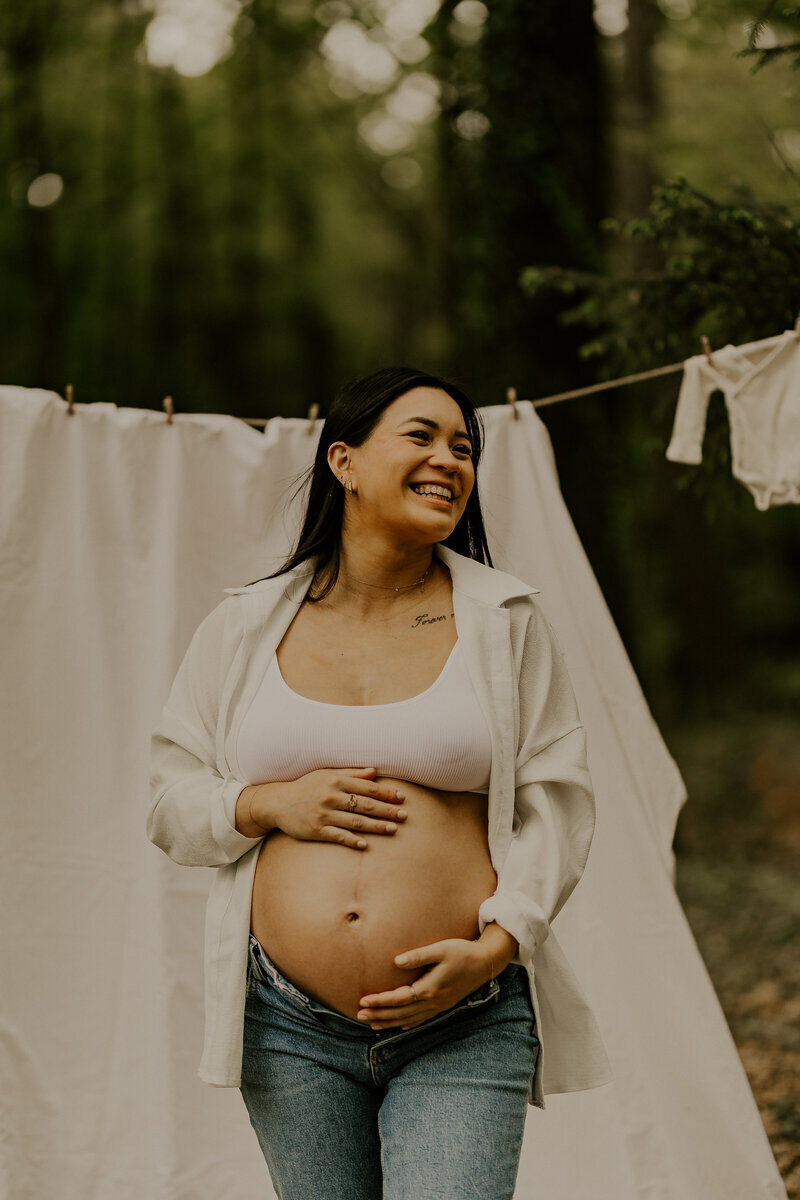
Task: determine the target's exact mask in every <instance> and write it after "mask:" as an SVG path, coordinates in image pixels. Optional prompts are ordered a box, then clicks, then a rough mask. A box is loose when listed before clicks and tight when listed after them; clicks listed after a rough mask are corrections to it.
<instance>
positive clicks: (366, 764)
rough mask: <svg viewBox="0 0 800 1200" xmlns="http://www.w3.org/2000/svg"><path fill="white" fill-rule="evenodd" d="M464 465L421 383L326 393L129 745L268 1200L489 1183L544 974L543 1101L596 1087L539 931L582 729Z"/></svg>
mask: <svg viewBox="0 0 800 1200" xmlns="http://www.w3.org/2000/svg"><path fill="white" fill-rule="evenodd" d="M480 454H481V427H480V423H479V420H478V414H477V413H476V411H475V409H474V407H473V406H472V404H471V403H470V401H469V400H468V398H467V397H466V396H465V395H464V394H463V392H462V391H461V390H460V389H458V388H456V387H455V386H454V385H452V384H450V383H448V382H446V381H444V380H441V379H438V378H437V377H435V376H431V375H427V374H423V373H421V372H416V371H411V370H407V369H402V368H396V369H395V368H389V369H386V370H383V371H377V372H375V373H374V374H372V375H370V376H367V377H365V378H363V379H360V380H356V381H355V382H353V383H351V384H349V385H347V386H346V387H344V388H343V389H342V390H341V392H340V393H339V395H338V396H337V397H336V399H335V401H334V403H333V405H332V406H331V411H330V413H329V415H328V417H327V419H326V421H325V423H324V426H323V429H322V433H321V435H320V441H319V445H318V447H317V453H316V457H315V461H314V464H313V466H312V468H311V472H310V474H311V481H310V489H309V495H308V501H307V507H306V513H305V519H304V523H303V526H302V530H301V533H300V537H299V541H298V544H297V547H296V549H295V551H294V552H293V554H292V555H291V557H290V558H289V560H288V562H287V563H286V564H285V565H284V567H283V568H281V570H279V571H277V572H275V573H274V574H273V575H271V576H269V577H266V578H265V579H261V580H257V581H256V582H255V583H252V584H248V585H247V586H245V587H240V588H230V589H227V590H228V593H229V598H228V599H226V600H224V601H223V602H222V603H221V604H220V605H219V606H218V607H217V608H216V609H215V610H214V611H213V612H212V613H210V614H209V616H208V617H207V618H206V619H205V621H204V622H203V623H202V624H201V625H200V627H199V628H198V630H197V631H196V632H195V635H194V637H193V639H192V642H191V645H190V646H189V649H188V650H187V652H186V656H185V658H184V661H183V663H182V664H181V666H180V668H179V670H178V674H177V676H176V678H175V681H174V683H173V685H172V690H171V692H170V697H169V699H168V702H167V705H166V707H165V708H164V711H163V715H162V720H161V723H160V725H159V727H158V729H157V730H156V731H155V733H154V734H153V739H152V750H151V792H152V805H151V809H150V813H149V816H148V835H149V837H150V838H151V840H152V841H153V842H155V844H156V845H158V846H159V847H160V848H161V849H163V850H164V851H165V852H166V853H167V854H169V855H170V857H172V858H173V859H174V860H175V861H177V862H179V863H185V864H192V865H194V864H196V865H208V866H215V867H217V868H218V871H217V873H216V876H215V880H214V886H213V887H212V892H211V895H210V897H209V904H208V911H207V922H206V959H205V970H206V1043H205V1049H204V1054H203V1060H202V1062H201V1065H200V1071H199V1073H200V1077H201V1078H202V1079H204V1080H206V1081H207V1082H209V1083H214V1084H217V1085H221V1086H237V1087H240V1088H241V1093H242V1097H243V1099H244V1102H245V1105H246V1107H247V1111H248V1114H249V1117H250V1122H251V1124H252V1126H253V1129H254V1130H255V1133H256V1135H257V1137H258V1141H259V1144H260V1146H261V1149H262V1151H263V1154H264V1157H265V1160H266V1162H267V1165H268V1169H269V1173H270V1176H271V1178H272V1182H273V1185H274V1188H275V1191H276V1193H277V1195H278V1196H279V1197H280V1200H401V1198H402V1200H427V1198H430V1200H434V1198H435V1200H460V1198H461V1197H464V1198H466V1197H470V1196H486V1197H491V1200H502V1198H504V1197H509V1198H510V1197H512V1196H513V1193H514V1184H515V1180H516V1176H517V1171H518V1166H519V1158H520V1151H521V1146H522V1136H523V1129H524V1123H525V1117H526V1113H527V1109H528V1105H529V1104H533V1105H538V1106H539V1107H541V1108H543V1107H544V1084H543V1078H542V1061H543V1055H544V1052H545V1043H546V1041H547V1033H546V1031H542V1030H541V1028H540V1016H541V1007H544V1004H542V1005H541V1006H540V1003H539V996H538V995H537V984H538V991H539V992H540V993H542V999H543V1000H544V999H545V992H546V989H547V976H548V973H550V974H551V975H554V976H557V995H558V999H559V1001H560V1002H561V1003H562V1004H564V1005H566V1006H567V1009H566V1011H567V1012H568V1013H569V1018H570V1020H571V1026H570V1025H568V1027H567V1029H566V1030H565V1031H564V1032H563V1033H562V1034H561V1037H560V1039H559V1037H558V1036H557V1035H555V1033H554V1047H553V1064H552V1071H551V1069H550V1067H549V1066H548V1088H547V1090H548V1091H573V1090H579V1089H582V1088H586V1087H595V1086H598V1084H600V1083H605V1082H607V1079H608V1074H607V1062H606V1059H605V1053H604V1050H603V1046H602V1042H601V1040H600V1036H599V1033H598V1031H597V1027H596V1025H595V1023H594V1020H593V1018H592V1015H591V1012H590V1010H589V1009H588V1006H587V1005H586V1002H585V1000H584V998H583V994H582V992H581V990H580V987H579V985H578V983H577V980H575V978H574V976H573V974H572V972H571V971H570V968H569V965H568V964H567V962H566V960H565V959H564V957H563V954H562V953H561V952H560V949H559V948H558V945H557V943H556V941H555V938H554V936H553V934H552V932H551V931H550V921H551V920H552V919H553V917H554V916H555V915H556V913H557V912H558V911H559V910H560V909H561V907H563V905H564V903H565V902H566V900H567V898H568V896H569V895H570V893H571V892H572V890H573V888H574V887H575V885H576V883H577V882H578V880H579V878H580V876H581V874H582V872H583V869H584V866H585V863H586V858H587V855H588V852H589V846H590V844H591V840H592V836H593V832H594V800H593V794H592V788H591V781H590V778H589V774H588V770H587V766H586V755H585V731H584V729H583V725H582V724H581V721H580V717H579V714H578V710H577V706H576V702H575V698H574V694H573V691H572V688H571V685H570V682H569V677H568V675H567V671H566V667H565V664H564V661H563V655H562V652H561V650H560V648H559V646H558V643H557V641H556V639H555V636H554V634H553V632H552V629H551V628H550V626H549V624H548V623H547V621H546V620H545V619H544V616H543V614H542V612H541V609H540V608H539V606H538V604H537V602H536V600H535V599H534V595H535V593H536V592H537V589H536V588H533V587H530V586H529V585H527V584H524V583H523V582H522V581H520V580H519V579H516V578H514V577H513V576H511V575H508V574H505V573H504V572H500V571H497V570H495V569H494V568H493V567H492V566H491V565H490V562H487V561H486V560H489V559H490V556H489V552H488V547H487V544H486V536H485V532H484V528H483V522H482V517H481V510H480V505H479V500H478V491H477V467H478V462H479V459H480ZM545 939H547V944H545ZM545 951H548V953H547V954H545V953H544V952H545ZM537 972H538V973H539V974H538V975H537ZM554 1030H555V1025H554ZM547 1051H548V1053H549V1052H550V1046H549V1044H548V1046H547Z"/></svg>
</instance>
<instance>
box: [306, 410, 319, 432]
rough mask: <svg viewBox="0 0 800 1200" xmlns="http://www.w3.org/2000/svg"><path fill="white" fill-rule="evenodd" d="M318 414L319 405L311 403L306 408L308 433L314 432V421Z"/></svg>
mask: <svg viewBox="0 0 800 1200" xmlns="http://www.w3.org/2000/svg"><path fill="white" fill-rule="evenodd" d="M318 416H319V405H318V404H312V405H311V407H310V408H309V410H308V433H309V434H312V433H313V432H314V422H315V421H316V419H317V417H318Z"/></svg>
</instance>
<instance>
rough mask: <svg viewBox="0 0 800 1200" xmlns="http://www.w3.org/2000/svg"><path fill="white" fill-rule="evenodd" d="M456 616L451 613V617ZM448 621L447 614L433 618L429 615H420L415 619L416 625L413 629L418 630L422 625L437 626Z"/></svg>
mask: <svg viewBox="0 0 800 1200" xmlns="http://www.w3.org/2000/svg"><path fill="white" fill-rule="evenodd" d="M455 615H456V614H455V613H450V616H451V617H454V616H455ZM446 620H447V613H442V615H441V616H440V617H431V616H429V614H428V613H420V614H419V616H418V617H415V619H414V624H413V625H412V626H411V628H412V629H417V628H418V627H419V626H420V625H435V624H436V623H437V622H438V621H446Z"/></svg>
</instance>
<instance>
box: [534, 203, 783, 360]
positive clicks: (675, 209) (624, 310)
mask: <svg viewBox="0 0 800 1200" xmlns="http://www.w3.org/2000/svg"><path fill="white" fill-rule="evenodd" d="M603 224H604V227H605V229H606V230H607V231H608V232H609V233H610V234H612V235H614V236H616V238H618V239H619V240H620V241H622V242H628V243H637V244H639V245H641V246H643V247H644V253H642V254H640V260H641V261H642V263H643V265H642V266H640V267H639V268H638V269H636V270H634V271H630V272H621V273H618V274H614V275H599V274H592V273H589V272H586V271H575V270H567V269H565V268H562V267H558V266H532V267H527V268H526V269H525V270H524V271H523V272H522V275H521V278H520V282H521V285H522V287H523V289H524V290H525V291H526V292H527V293H528V294H529V295H531V296H538V295H541V294H542V293H548V292H549V293H557V294H559V295H561V296H567V297H570V298H572V299H573V300H575V301H576V302H575V303H573V304H572V305H571V307H569V308H567V310H566V311H565V312H564V313H563V315H562V318H561V319H562V321H563V322H564V323H567V324H577V325H580V324H582V325H584V326H586V328H587V329H588V330H591V334H592V336H591V337H589V338H588V339H587V340H586V341H585V342H584V343H583V345H582V346H581V350H580V353H581V355H582V357H584V358H595V359H600V360H602V363H601V364H599V367H598V373H599V374H600V375H602V376H603V377H605V378H612V377H613V376H614V375H617V374H625V373H627V372H629V371H637V370H642V369H646V368H648V367H652V366H658V365H661V364H665V363H668V362H671V361H674V360H682V359H684V358H687V357H689V356H690V355H692V354H697V353H699V352H700V341H699V339H700V336H701V335H702V334H705V335H706V336H707V337H708V338H709V340H710V342H711V345H712V346H714V345H717V346H719V345H721V344H724V343H728V342H733V343H741V342H745V341H749V340H755V339H757V338H760V337H769V336H771V335H772V334H775V333H779V332H780V331H781V330H782V329H785V328H788V327H790V326H791V325H792V324H793V323H794V321H795V318H796V316H797V312H798V309H800V227H798V225H797V223H796V222H795V220H794V219H793V218H792V216H791V215H790V212H789V210H788V208H783V207H777V206H774V207H769V208H767V207H765V206H757V205H754V204H753V203H752V202H751V201H750V200H749V199H746V198H745V197H741V198H740V199H737V200H732V201H730V202H727V203H721V202H719V201H716V200H714V199H712V198H711V197H709V196H706V195H704V194H703V193H701V192H699V191H697V190H696V189H695V188H693V187H691V186H690V185H689V184H688V183H687V181H686V180H685V179H679V180H678V181H677V182H671V181H670V182H667V183H666V184H664V185H663V186H660V187H657V188H656V189H655V190H654V194H653V199H652V202H651V204H650V207H649V209H648V212H647V214H646V215H645V216H644V217H643V218H641V219H634V220H628V221H620V220H616V219H609V220H606V221H605V222H604V223H603Z"/></svg>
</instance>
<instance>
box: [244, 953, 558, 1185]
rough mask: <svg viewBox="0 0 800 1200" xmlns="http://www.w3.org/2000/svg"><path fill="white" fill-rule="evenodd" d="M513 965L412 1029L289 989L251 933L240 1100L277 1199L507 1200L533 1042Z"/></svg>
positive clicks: (521, 972)
mask: <svg viewBox="0 0 800 1200" xmlns="http://www.w3.org/2000/svg"><path fill="white" fill-rule="evenodd" d="M535 1023H536V1019H535V1016H534V1012H533V1005H532V1003H531V997H530V988H529V985H528V977H527V973H526V971H525V968H524V967H522V966H520V965H519V964H518V963H509V965H508V966H507V967H506V968H505V970H504V971H502V972H501V973H500V975H498V976H497V978H496V979H491V980H489V982H488V983H484V984H482V985H481V986H480V987H479V988H476V989H475V991H474V992H471V993H470V994H469V995H468V996H465V997H464V998H463V1000H460V1001H459V1002H458V1003H457V1004H455V1005H453V1006H452V1008H449V1009H446V1010H445V1011H444V1012H442V1013H438V1014H436V1016H433V1017H430V1018H429V1019H428V1020H427V1021H423V1023H422V1024H421V1025H416V1026H414V1027H413V1028H411V1029H407V1030H403V1029H401V1028H400V1027H399V1026H394V1027H390V1028H387V1029H370V1027H369V1025H364V1024H363V1023H362V1022H360V1021H356V1020H353V1019H351V1018H350V1017H345V1016H342V1014H341V1013H337V1012H335V1011H334V1010H333V1009H330V1008H327V1007H326V1006H325V1005H324V1004H321V1003H319V1001H317V1000H312V999H311V998H310V997H309V996H306V995H305V993H303V992H301V991H300V989H299V988H297V987H295V985H294V984H292V983H290V982H289V980H288V979H286V978H285V977H284V976H283V975H281V973H280V971H279V970H278V968H277V967H276V966H275V964H274V963H273V962H272V961H271V959H270V958H269V957H268V956H267V955H266V953H265V951H264V949H263V947H262V946H261V945H260V944H259V942H258V941H257V940H256V939H255V937H254V936H253V935H252V934H251V935H250V953H249V962H248V968H247V1000H246V1005H245V1022H244V1048H243V1061H242V1083H241V1092H242V1097H243V1099H244V1103H245V1105H246V1107H247V1111H248V1114H249V1116H250V1123H251V1125H252V1126H253V1129H254V1130H255V1132H256V1136H257V1137H258V1141H259V1145H260V1146H261V1150H262V1152H263V1155H264V1158H265V1159H266V1162H267V1167H268V1169H269V1174H270V1177H271V1179H272V1185H273V1187H274V1189H275V1192H276V1194H277V1196H278V1197H279V1200H467V1198H469V1200H479V1198H484V1200H511V1198H512V1197H513V1194H514V1184H515V1181H516V1177H517V1171H518V1169H519V1158H520V1152H521V1150H522V1135H523V1131H524V1128H525V1118H526V1115H527V1109H528V1089H529V1087H530V1083H531V1079H532V1077H533V1071H534V1067H535V1065H536V1055H537V1053H538V1048H539V1039H538V1037H537V1036H536V1033H535Z"/></svg>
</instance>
